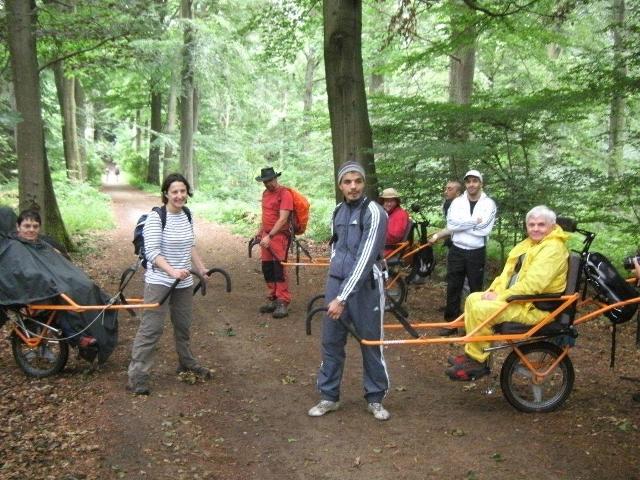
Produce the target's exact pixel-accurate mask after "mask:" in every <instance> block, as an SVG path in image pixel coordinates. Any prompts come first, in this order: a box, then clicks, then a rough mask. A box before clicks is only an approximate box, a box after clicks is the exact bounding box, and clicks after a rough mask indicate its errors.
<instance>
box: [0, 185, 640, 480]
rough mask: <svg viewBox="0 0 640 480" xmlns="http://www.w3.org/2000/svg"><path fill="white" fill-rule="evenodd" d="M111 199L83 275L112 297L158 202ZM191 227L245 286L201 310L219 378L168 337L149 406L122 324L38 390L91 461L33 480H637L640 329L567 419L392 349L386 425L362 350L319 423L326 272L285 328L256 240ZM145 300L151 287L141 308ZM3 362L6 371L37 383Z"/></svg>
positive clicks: (587, 362) (201, 342)
mask: <svg viewBox="0 0 640 480" xmlns="http://www.w3.org/2000/svg"><path fill="white" fill-rule="evenodd" d="M104 191H105V192H106V193H107V194H109V195H110V196H111V198H112V203H113V211H114V218H115V219H116V221H117V228H115V229H114V230H112V231H110V232H107V233H106V235H104V238H101V239H97V240H96V241H97V242H98V246H99V248H98V249H97V250H96V253H95V254H93V255H91V256H89V257H88V258H86V259H85V260H84V261H83V267H84V268H85V269H86V270H87V271H88V272H89V273H90V275H91V276H92V277H94V278H96V279H99V282H100V283H101V284H102V286H103V287H104V288H105V290H107V291H109V292H113V291H115V290H116V288H117V279H118V278H119V276H120V273H121V272H122V271H123V270H124V269H125V268H126V267H127V266H129V265H130V264H131V263H133V261H134V260H135V258H134V255H133V251H132V245H131V237H132V232H133V226H134V225H135V222H136V220H137V219H138V217H139V216H140V215H141V214H142V213H144V212H147V211H149V210H150V209H151V207H152V206H154V205H157V204H158V200H159V199H158V195H148V194H145V193H142V192H140V191H137V190H135V189H133V188H131V187H127V186H124V185H106V186H105V187H104ZM194 215H195V222H196V230H197V232H196V233H197V245H198V246H197V248H198V250H199V251H200V253H201V255H202V257H203V259H204V260H205V263H206V265H207V266H208V267H212V266H216V267H221V268H224V269H225V270H226V271H227V272H228V273H229V274H230V275H231V277H232V282H233V291H232V292H231V293H229V294H228V293H225V292H224V290H223V287H222V281H221V277H220V276H219V275H218V276H214V278H213V279H212V280H211V282H210V284H209V287H208V293H207V296H206V297H201V296H200V295H198V296H197V298H196V300H195V303H194V305H195V307H194V324H193V327H192V347H193V351H194V354H195V355H196V356H197V357H198V358H199V361H200V362H201V363H202V364H203V365H207V366H209V367H212V368H213V369H214V370H215V378H214V379H213V380H211V381H208V382H204V383H197V384H195V385H191V384H188V383H185V382H182V381H181V380H180V379H179V378H178V376H177V375H176V374H175V367H176V356H175V351H174V347H173V339H172V331H171V330H172V329H171V326H170V324H168V325H167V328H166V329H165V333H164V335H163V337H162V340H161V342H160V346H159V350H158V353H157V356H156V364H155V366H154V370H153V375H152V379H151V383H150V385H151V388H152V393H151V395H150V396H148V397H140V396H133V395H131V394H129V393H128V392H126V391H125V384H126V379H127V377H126V369H127V365H128V361H129V356H130V349H131V343H132V339H133V336H134V335H135V332H136V329H137V326H138V320H137V319H135V318H130V317H129V316H128V315H127V314H123V315H121V316H120V338H119V345H118V347H117V348H116V350H115V351H114V353H113V355H112V356H111V358H110V359H109V361H108V362H107V363H106V364H105V365H104V366H103V367H102V368H101V369H100V370H99V371H97V372H95V373H94V374H91V375H89V376H84V375H78V374H77V371H75V372H74V363H73V361H71V362H70V365H69V367H68V368H67V371H68V372H72V373H71V374H70V375H64V376H62V377H59V378H57V379H53V378H52V379H45V380H38V381H28V382H31V383H27V385H31V386H32V387H33V385H36V386H38V388H44V387H43V385H45V386H46V385H51V384H53V385H55V386H56V388H57V389H58V392H60V393H59V395H66V397H67V398H66V400H65V401H66V402H67V403H66V405H65V402H63V403H62V404H61V407H60V410H59V411H62V410H63V409H64V408H67V409H74V410H75V411H81V412H82V415H81V417H80V418H77V417H75V419H73V420H72V421H73V422H74V423H75V422H78V421H80V422H81V423H82V425H83V428H85V429H87V430H88V431H89V432H91V438H89V439H86V440H85V443H89V444H91V445H92V446H91V448H86V449H85V450H80V452H81V453H80V454H78V450H77V449H76V450H73V451H72V450H69V452H68V454H67V455H66V457H64V458H63V460H64V461H66V463H64V462H63V460H59V461H58V463H57V464H55V465H54V466H55V472H56V473H57V475H55V476H51V477H46V475H36V476H35V477H32V478H67V479H71V478H97V479H110V478H126V479H174V480H176V479H202V478H211V479H214V478H215V479H256V480H261V479H274V480H275V479H323V480H325V479H326V480H328V479H341V480H344V479H346V480H349V479H363V478H366V479H373V480H383V479H425V478H433V479H440V478H453V479H499V480H500V479H505V480H506V479H509V480H510V479H513V478H544V479H589V480H592V479H605V478H606V479H629V478H640V459H639V458H638V455H637V453H638V450H637V445H638V444H640V432H638V428H637V426H638V425H640V419H639V416H640V408H639V407H638V405H637V404H634V403H632V402H631V400H630V398H629V397H630V395H629V392H630V391H631V390H630V384H629V383H625V382H621V381H620V380H619V378H618V376H619V375H621V374H627V375H630V376H637V372H638V370H639V369H638V364H639V362H638V357H639V356H640V355H638V354H637V352H635V349H634V348H633V344H632V338H633V333H634V330H633V329H632V328H631V326H630V324H627V325H623V326H622V328H621V333H619V345H618V359H619V363H618V367H617V370H616V371H615V372H612V371H610V370H609V369H608V354H609V352H608V348H607V347H608V339H607V337H606V332H607V331H608V330H607V328H606V324H604V323H603V324H598V323H595V322H594V323H593V324H592V325H587V326H586V327H585V330H586V333H585V335H584V337H586V338H583V337H581V339H580V342H581V343H579V346H580V348H576V349H575V353H574V354H572V358H573V361H574V365H575V366H576V371H577V372H576V386H575V388H574V391H573V393H572V395H571V397H570V398H569V401H568V402H567V404H566V405H565V406H564V407H563V408H562V409H560V410H559V411H557V412H554V413H551V414H540V415H527V414H522V413H519V412H517V411H516V410H514V409H513V408H512V407H511V406H510V405H509V404H508V403H507V402H506V401H505V400H504V398H503V397H502V395H501V394H500V388H499V386H498V387H497V388H496V393H494V394H492V395H483V394H481V391H482V390H483V389H485V388H486V386H487V384H488V382H486V381H482V382H478V383H471V384H466V383H453V382H451V381H449V380H448V379H447V378H446V377H445V376H444V375H443V369H444V368H445V366H446V365H445V363H446V362H445V359H446V356H447V354H450V353H454V352H457V351H458V349H457V348H456V347H453V346H448V345H442V346H430V347H426V348H425V347H392V348H388V349H386V350H385V356H386V360H387V363H388V365H389V368H390V374H391V380H392V388H391V391H390V393H389V396H388V398H387V400H386V401H385V405H386V406H387V407H388V408H389V410H390V411H391V414H392V418H391V420H389V421H388V422H377V421H376V420H374V419H373V417H372V416H371V415H370V414H368V413H367V412H366V410H365V403H364V400H363V398H362V387H361V374H362V369H361V366H360V354H359V351H358V346H357V345H356V344H355V342H353V341H352V340H350V341H349V344H348V348H347V350H348V352H347V364H346V368H345V377H344V380H343V388H342V403H343V405H342V407H341V409H340V410H339V411H337V412H335V413H332V414H329V415H327V416H326V417H323V418H310V417H308V416H307V415H306V412H307V410H308V408H309V407H311V406H312V405H313V404H314V403H315V402H316V401H317V399H318V397H317V394H316V393H315V386H314V385H315V375H316V371H317V368H318V365H319V361H320V352H319V332H320V321H319V319H317V320H316V321H315V322H314V325H313V327H314V328H313V335H312V336H306V335H305V334H304V310H305V307H306V301H307V299H308V298H310V297H311V296H312V295H313V294H315V293H316V292H320V291H321V290H322V287H323V281H324V274H325V272H324V271H323V270H321V269H319V270H311V269H307V270H304V271H302V272H301V285H299V286H296V285H295V281H292V282H291V283H292V284H293V287H292V289H293V294H294V302H293V303H292V308H291V314H290V316H289V317H288V318H285V319H281V320H274V319H272V318H271V317H270V316H268V315H261V314H259V313H258V312H257V310H258V307H259V306H260V305H261V303H262V302H263V301H264V285H263V280H262V275H261V273H260V265H259V260H258V259H256V258H255V255H254V258H253V259H249V258H248V257H247V247H246V239H244V238H241V237H238V236H235V235H232V234H231V233H229V231H228V229H227V228H225V227H222V226H219V225H215V224H212V223H210V222H207V221H204V220H202V219H200V218H198V215H197V211H195V212H194ZM254 253H257V251H256V252H254ZM141 292H142V276H141V275H140V274H138V275H137V276H136V278H135V279H134V281H132V283H131V285H130V287H129V288H128V295H129V296H139V295H140V294H141ZM442 296H443V293H442V286H441V285H438V284H427V285H424V286H419V287H412V290H411V292H410V294H409V306H410V309H411V312H412V319H413V320H436V319H437V318H439V315H440V314H439V313H437V310H436V309H437V306H439V305H440V304H441V303H442ZM630 339H631V340H630ZM6 350H7V349H3V352H2V356H1V357H0V366H2V367H4V369H5V370H6V371H8V376H9V378H12V379H14V381H15V382H16V383H18V382H22V383H23V384H25V382H24V380H23V379H24V377H22V376H21V373H20V371H19V370H18V369H17V367H15V365H14V364H13V363H12V359H11V357H10V352H8V354H7V351H6ZM627 359H631V361H627ZM77 363H79V361H76V364H77ZM498 365H499V363H498ZM496 373H498V372H497V369H496ZM636 385H637V384H636ZM636 385H633V386H632V387H635V386H636ZM65 387H68V388H65ZM63 392H66V393H63ZM71 397H73V398H71ZM1 401H2V399H0V402H1ZM61 421H70V420H69V419H68V418H67V419H66V420H61V419H58V422H61ZM87 430H84V432H85V436H87V433H86V431H87ZM1 433H2V430H1V429H0V434H1ZM7 448H8V447H7ZM58 448H61V447H58ZM0 449H2V446H0ZM62 452H64V450H63V451H62ZM0 453H1V452H0ZM31 471H32V472H33V469H32V470H31ZM73 472H81V473H73ZM65 475H66V476H65ZM0 476H2V470H0ZM6 478H26V477H24V476H20V475H15V476H8V477H6Z"/></svg>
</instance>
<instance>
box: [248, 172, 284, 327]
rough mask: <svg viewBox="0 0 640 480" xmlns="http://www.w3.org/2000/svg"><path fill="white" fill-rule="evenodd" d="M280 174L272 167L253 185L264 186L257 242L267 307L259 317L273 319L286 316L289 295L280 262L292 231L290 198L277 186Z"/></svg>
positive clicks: (281, 187)
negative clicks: (269, 316) (267, 315)
mask: <svg viewBox="0 0 640 480" xmlns="http://www.w3.org/2000/svg"><path fill="white" fill-rule="evenodd" d="M281 174H282V172H276V171H275V170H274V169H273V167H265V168H263V169H262V170H261V171H260V176H258V177H256V181H258V182H262V183H264V188H265V190H264V192H263V193H262V223H261V225H260V230H259V231H258V234H257V235H256V238H259V239H260V247H261V248H260V258H261V260H262V273H263V275H264V280H265V282H266V283H267V290H268V294H267V303H266V304H265V305H263V306H261V307H260V313H271V315H272V316H273V318H284V317H286V316H287V315H289V310H288V307H289V303H291V293H290V292H289V285H288V283H287V272H286V271H285V269H284V267H283V266H282V263H281V262H284V261H286V259H287V251H288V250H289V243H290V242H291V231H290V229H289V216H290V215H291V212H292V211H293V197H292V195H291V192H290V191H289V189H288V188H284V187H283V186H282V185H280V184H279V183H278V177H279V176H280V175H281Z"/></svg>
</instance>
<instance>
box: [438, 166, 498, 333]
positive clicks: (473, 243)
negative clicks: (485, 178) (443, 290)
mask: <svg viewBox="0 0 640 480" xmlns="http://www.w3.org/2000/svg"><path fill="white" fill-rule="evenodd" d="M464 185H465V188H466V191H465V192H464V193H463V194H462V195H460V196H459V197H457V198H455V199H454V200H453V201H452V202H451V206H450V207H449V211H448V213H447V230H448V231H449V232H451V242H452V245H451V247H450V248H449V253H448V255H447V304H446V307H445V311H444V319H445V321H448V322H450V321H452V320H455V319H456V318H458V317H459V316H460V313H461V309H460V301H461V296H462V288H463V286H464V281H465V278H466V279H467V281H468V282H469V289H470V291H471V292H472V293H473V292H479V291H482V289H483V281H484V265H485V260H486V244H487V240H488V237H489V234H490V233H491V229H492V228H493V224H494V222H495V219H496V204H495V202H494V201H493V200H491V199H490V198H489V197H488V196H487V195H486V194H485V193H484V192H483V191H482V187H483V182H482V174H481V173H480V172H479V171H478V170H469V171H468V172H467V173H466V175H465V176H464ZM456 333H457V330H456V329H443V330H442V331H441V332H440V334H441V335H454V334H456Z"/></svg>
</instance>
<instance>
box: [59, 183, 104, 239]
mask: <svg viewBox="0 0 640 480" xmlns="http://www.w3.org/2000/svg"><path fill="white" fill-rule="evenodd" d="M56 177H57V178H56V179H55V181H54V189H55V192H56V197H57V199H58V205H59V206H60V213H61V214H62V218H63V219H64V222H65V225H66V226H67V230H68V231H69V233H70V234H71V235H76V236H77V235H78V234H84V233H87V232H91V233H94V232H96V231H100V230H108V229H111V228H113V227H114V225H115V223H114V219H113V216H112V212H111V204H110V198H109V196H108V195H105V194H103V193H101V192H99V191H98V190H97V189H95V188H94V187H91V186H90V185H88V184H86V183H75V182H70V181H68V180H66V179H65V178H62V177H61V175H56Z"/></svg>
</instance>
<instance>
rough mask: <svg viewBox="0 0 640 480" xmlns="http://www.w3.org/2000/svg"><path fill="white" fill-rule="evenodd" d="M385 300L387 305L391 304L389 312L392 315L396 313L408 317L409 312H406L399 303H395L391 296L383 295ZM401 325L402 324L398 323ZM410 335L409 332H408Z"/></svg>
mask: <svg viewBox="0 0 640 480" xmlns="http://www.w3.org/2000/svg"><path fill="white" fill-rule="evenodd" d="M385 300H386V301H387V302H389V303H391V307H390V308H389V311H390V312H392V313H397V314H398V315H400V316H402V317H404V318H407V317H408V316H409V312H407V310H406V309H405V308H404V307H403V306H402V305H401V304H400V303H399V302H396V301H395V299H394V298H393V297H392V296H391V295H385ZM400 323H402V322H400ZM409 333H411V332H409Z"/></svg>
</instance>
